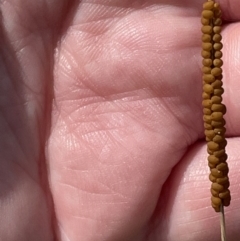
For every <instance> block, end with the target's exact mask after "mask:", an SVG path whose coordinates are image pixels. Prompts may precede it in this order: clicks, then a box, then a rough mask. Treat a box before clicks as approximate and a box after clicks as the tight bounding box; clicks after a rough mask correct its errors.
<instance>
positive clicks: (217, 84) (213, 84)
mask: <svg viewBox="0 0 240 241" xmlns="http://www.w3.org/2000/svg"><path fill="white" fill-rule="evenodd" d="M222 85H223V82H222V81H221V80H218V79H216V80H215V81H214V82H213V83H212V87H213V88H214V89H218V88H221V87H222Z"/></svg>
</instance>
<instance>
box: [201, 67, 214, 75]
mask: <svg viewBox="0 0 240 241" xmlns="http://www.w3.org/2000/svg"><path fill="white" fill-rule="evenodd" d="M211 70H212V68H210V67H207V66H203V67H202V72H203V73H204V74H211Z"/></svg>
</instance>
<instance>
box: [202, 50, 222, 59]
mask: <svg viewBox="0 0 240 241" xmlns="http://www.w3.org/2000/svg"><path fill="white" fill-rule="evenodd" d="M205 52H206V51H205ZM214 56H215V58H217V59H220V58H222V51H216V52H215V53H214Z"/></svg>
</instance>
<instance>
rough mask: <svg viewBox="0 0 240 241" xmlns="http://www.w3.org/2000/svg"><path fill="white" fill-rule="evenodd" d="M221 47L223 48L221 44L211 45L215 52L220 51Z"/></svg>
mask: <svg viewBox="0 0 240 241" xmlns="http://www.w3.org/2000/svg"><path fill="white" fill-rule="evenodd" d="M205 44H207V43H205ZM205 47H207V46H205ZM208 47H209V46H208ZM211 47H212V46H211ZM222 47H223V45H222V43H215V44H214V45H213V48H214V49H215V50H221V49H222ZM206 50H208V49H206Z"/></svg>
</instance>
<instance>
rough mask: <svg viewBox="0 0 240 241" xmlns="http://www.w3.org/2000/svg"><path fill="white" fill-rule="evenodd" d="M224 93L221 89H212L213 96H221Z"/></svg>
mask: <svg viewBox="0 0 240 241" xmlns="http://www.w3.org/2000/svg"><path fill="white" fill-rule="evenodd" d="M223 93H224V89H223V88H219V89H214V91H213V94H214V95H217V96H221V95H222V94H223Z"/></svg>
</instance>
